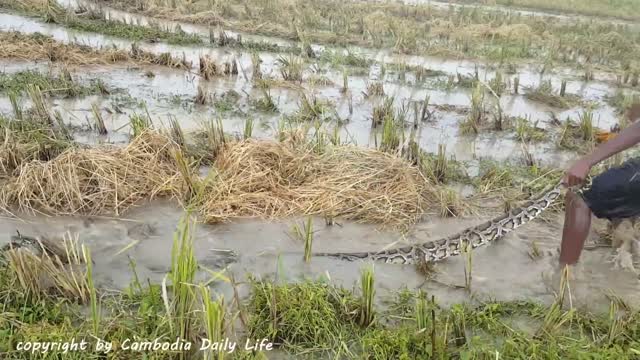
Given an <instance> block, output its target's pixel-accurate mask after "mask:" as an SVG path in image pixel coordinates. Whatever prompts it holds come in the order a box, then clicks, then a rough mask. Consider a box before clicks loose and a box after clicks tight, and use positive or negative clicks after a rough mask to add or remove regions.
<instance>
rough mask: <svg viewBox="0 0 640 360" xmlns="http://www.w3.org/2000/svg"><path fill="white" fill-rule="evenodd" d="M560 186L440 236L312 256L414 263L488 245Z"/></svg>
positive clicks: (542, 206) (536, 211) (534, 212)
mask: <svg viewBox="0 0 640 360" xmlns="http://www.w3.org/2000/svg"><path fill="white" fill-rule="evenodd" d="M591 181H592V179H591V177H588V178H587V181H586V183H585V185H583V186H582V187H581V188H579V189H577V190H576V191H577V192H581V191H585V190H586V189H588V188H589V187H590V186H591ZM563 187H564V185H563V184H562V183H559V184H558V185H556V186H555V187H554V188H553V189H552V190H550V191H548V192H546V193H545V194H544V195H543V196H541V197H539V198H537V199H534V200H532V201H529V202H528V203H527V204H525V205H524V206H520V207H518V208H516V209H513V210H511V211H509V212H508V213H506V214H504V215H502V216H499V217H497V218H494V219H492V220H489V221H487V222H485V223H482V224H480V225H477V226H474V227H472V228H468V229H466V230H463V231H461V232H459V233H457V234H455V235H451V236H449V237H446V238H443V239H438V240H432V241H427V242H425V243H421V244H415V245H409V246H404V247H397V248H392V249H388V250H384V251H379V252H344V253H342V252H338V253H315V254H313V256H323V257H331V258H336V259H339V260H345V261H356V260H367V259H370V260H374V261H382V262H385V263H389V264H417V263H421V262H426V263H429V262H436V261H441V260H444V259H446V258H448V257H451V256H455V255H460V253H461V252H462V251H463V250H464V249H465V248H467V246H470V248H471V249H476V248H478V247H480V246H483V245H488V244H489V243H491V242H492V241H495V240H497V239H499V238H501V237H503V236H504V235H506V234H508V233H510V232H511V231H513V230H515V229H517V228H519V227H520V226H522V225H524V224H526V223H528V222H530V221H531V220H533V219H535V218H536V217H538V216H539V215H540V214H541V213H542V212H543V211H544V210H546V209H547V208H548V207H549V206H551V205H552V204H553V203H554V201H555V200H556V199H558V198H559V197H560V195H561V194H562V189H563Z"/></svg>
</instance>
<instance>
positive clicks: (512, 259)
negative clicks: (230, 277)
mask: <svg viewBox="0 0 640 360" xmlns="http://www.w3.org/2000/svg"><path fill="white" fill-rule="evenodd" d="M181 216H182V213H181V211H179V210H178V207H177V206H176V204H172V203H170V202H168V201H154V202H152V203H149V204H148V205H144V206H141V207H139V208H135V209H133V210H131V211H130V212H128V213H126V214H125V215H124V216H123V217H122V218H120V219H110V218H92V219H89V218H83V217H76V216H74V217H54V218H44V217H38V218H35V217H24V218H23V219H22V220H10V219H6V218H0V232H1V233H3V234H5V235H3V236H2V237H1V238H0V244H2V243H4V242H6V241H8V238H9V236H10V235H11V234H14V233H15V231H16V230H19V231H20V232H21V233H22V234H27V235H46V236H49V237H56V236H60V237H61V236H62V235H63V234H65V233H67V232H69V233H70V234H72V235H73V234H78V236H79V239H80V241H82V242H84V243H85V244H87V245H88V246H89V247H90V248H91V251H92V254H93V258H94V259H95V261H96V264H95V266H94V274H95V277H96V281H97V282H98V284H99V285H100V286H104V287H107V288H115V289H122V288H124V287H126V286H127V285H128V284H129V283H130V281H131V280H132V275H131V274H132V273H131V271H130V269H129V258H128V257H131V258H132V259H133V260H135V263H136V271H137V273H138V276H139V277H140V279H147V278H149V279H151V280H152V281H156V282H161V281H162V279H163V277H164V276H165V275H166V273H167V272H168V271H169V267H170V262H171V246H172V239H173V238H172V234H173V232H174V231H175V228H176V224H177V223H178V221H179V219H180V217H181ZM482 220H484V219H476V218H465V219H451V220H446V221H445V220H442V219H439V218H432V219H428V220H426V221H425V222H423V223H421V224H418V225H417V226H416V228H415V230H414V231H413V232H412V233H411V234H410V235H409V236H408V238H407V239H404V238H402V237H401V236H400V235H399V234H398V233H395V232H394V231H389V230H383V229H376V228H375V227H374V226H370V225H362V224H355V223H349V222H340V221H339V223H340V226H338V225H334V226H333V227H329V226H325V224H324V222H323V221H322V219H315V221H314V230H315V231H316V233H315V237H314V245H313V246H314V251H317V252H321V251H361V250H369V251H375V250H380V249H383V248H385V247H388V246H392V245H396V246H397V245H402V244H406V243H410V242H423V241H428V240H432V239H436V238H439V237H442V236H446V235H449V234H452V233H454V232H456V231H460V230H462V229H463V228H466V227H468V226H472V225H475V224H477V223H479V222H481V221H482ZM559 220H560V219H559V218H553V219H552V220H551V222H550V223H548V224H547V223H544V222H539V221H536V222H534V223H531V224H528V225H526V226H525V227H523V228H521V229H519V230H517V231H516V232H515V233H512V235H509V236H507V237H506V238H504V239H503V240H500V241H499V242H497V243H495V244H493V245H491V246H489V247H485V248H481V249H478V250H476V251H475V252H474V254H473V273H472V274H473V282H472V293H473V294H474V296H476V297H478V298H480V299H487V298H488V297H492V298H495V299H498V300H515V299H534V300H539V301H543V302H549V301H550V300H551V299H552V293H551V292H550V290H549V289H548V280H545V279H547V277H548V275H550V274H552V273H553V271H552V270H553V268H552V264H553V262H554V257H553V256H550V255H547V254H548V253H553V252H555V251H556V249H557V247H558V243H559V236H560V230H561V226H560V225H561V223H560V221H559ZM295 221H301V220H295V219H292V220H287V221H274V222H266V221H259V220H239V221H235V222H233V223H230V224H222V225H202V224H200V225H198V227H197V230H196V233H195V238H194V239H195V240H194V242H195V244H194V246H195V254H196V256H197V258H198V261H199V262H200V264H201V265H203V266H205V267H207V268H209V269H211V270H220V269H223V268H225V267H227V269H228V271H230V272H231V273H232V274H234V276H235V277H236V279H237V280H238V281H243V280H245V279H246V275H247V274H254V275H256V276H258V277H264V278H274V277H275V276H276V273H277V277H278V279H280V280H283V281H299V280H302V279H303V278H319V277H328V278H330V279H331V281H333V282H334V283H336V284H340V285H342V286H345V287H347V288H351V287H354V286H357V282H358V278H359V271H360V269H361V268H362V266H363V265H365V264H367V263H366V262H343V261H337V260H333V259H328V258H314V259H312V262H311V263H309V264H307V263H305V262H304V261H303V260H302V251H303V247H304V246H303V244H302V243H301V242H300V241H298V240H295V239H294V238H293V237H291V236H290V235H289V231H290V229H291V226H292V224H293V223H294V222H295ZM593 237H594V238H595V235H593ZM534 241H535V244H536V246H537V247H538V249H540V251H541V252H542V253H543V254H544V255H543V256H542V257H541V258H539V259H537V260H532V259H531V258H530V257H529V255H528V252H529V251H530V249H531V246H532V243H533V242H534ZM132 244H133V245H132ZM127 247H128V249H127V250H125V251H124V252H122V253H120V252H121V251H122V250H123V249H125V248H127ZM608 256H610V252H609V251H607V250H605V249H600V250H597V251H595V250H594V251H587V252H585V253H584V256H583V259H582V261H583V267H584V270H582V271H580V273H579V274H580V275H579V279H578V280H576V281H575V282H574V284H573V285H572V286H573V287H572V291H573V294H572V296H573V302H574V305H578V306H584V307H586V308H589V309H592V310H597V311H600V310H604V309H606V306H607V305H608V302H607V300H606V298H605V297H604V293H605V292H606V291H608V290H611V291H613V292H615V293H616V294H617V295H619V296H621V297H622V298H623V299H624V300H626V301H628V302H629V303H630V304H631V305H633V306H637V305H640V283H639V280H638V278H637V276H635V275H633V274H632V273H631V272H628V271H624V270H615V269H614V268H613V265H611V264H608V263H607V261H606V259H607V257H608ZM464 263H465V259H463V258H461V257H456V258H451V259H449V260H446V261H443V262H441V263H438V265H437V266H436V271H437V275H436V278H435V280H436V281H426V279H425V278H424V277H423V276H422V275H420V274H418V273H417V271H416V270H415V268H414V267H412V266H402V265H390V264H381V263H376V264H374V266H375V272H376V285H377V289H378V301H380V300H381V299H383V298H386V297H387V296H390V295H391V292H393V291H396V290H399V289H401V288H403V287H405V286H406V287H408V288H409V289H417V288H420V287H422V288H423V289H426V290H427V291H428V292H430V293H432V294H434V295H436V297H437V298H438V299H439V301H440V302H442V303H443V304H451V303H454V302H460V301H468V300H469V299H470V297H469V294H468V293H467V292H466V291H465V290H462V289H459V288H455V287H453V286H460V285H464ZM201 275H202V280H205V279H206V277H205V276H204V273H203V274H201ZM214 287H215V288H216V290H217V291H219V292H220V293H222V294H224V295H225V296H226V297H227V298H229V297H231V296H232V295H233V293H232V288H231V287H230V286H229V285H228V284H224V283H216V284H215V285H214ZM247 291H248V288H247V287H246V286H241V287H240V293H241V296H246V295H247Z"/></svg>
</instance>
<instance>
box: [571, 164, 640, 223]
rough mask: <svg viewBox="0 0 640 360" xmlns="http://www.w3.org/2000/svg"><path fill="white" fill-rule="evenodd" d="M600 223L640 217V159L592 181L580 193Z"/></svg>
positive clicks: (606, 172) (604, 173)
mask: <svg viewBox="0 0 640 360" xmlns="http://www.w3.org/2000/svg"><path fill="white" fill-rule="evenodd" d="M578 194H580V195H581V196H582V198H583V199H584V201H585V202H586V203H587V205H588V206H589V208H590V209H591V212H593V214H594V215H595V216H596V217H597V218H599V219H608V220H610V221H612V220H619V219H627V218H635V217H638V216H639V215H640V158H635V159H630V160H627V161H626V162H625V163H623V164H622V165H621V166H619V167H615V168H611V169H609V170H607V171H605V172H603V173H602V174H600V175H598V176H596V177H594V178H593V180H592V182H591V186H590V187H588V188H587V189H584V190H582V191H579V192H578Z"/></svg>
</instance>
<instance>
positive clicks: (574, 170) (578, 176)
mask: <svg viewBox="0 0 640 360" xmlns="http://www.w3.org/2000/svg"><path fill="white" fill-rule="evenodd" d="M589 170H591V165H590V164H589V163H588V162H587V161H585V160H578V161H577V162H575V163H574V164H573V165H571V167H570V168H569V169H568V170H567V172H566V173H565V175H564V179H562V183H563V184H564V185H565V186H568V187H572V186H576V185H581V184H583V183H584V180H585V179H586V178H587V175H589Z"/></svg>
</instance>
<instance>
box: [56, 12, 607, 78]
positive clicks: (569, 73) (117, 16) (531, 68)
mask: <svg viewBox="0 0 640 360" xmlns="http://www.w3.org/2000/svg"><path fill="white" fill-rule="evenodd" d="M58 2H59V3H60V4H61V5H62V6H64V7H67V8H72V9H75V8H78V4H80V5H82V6H83V7H85V8H96V7H97V6H96V5H95V4H94V3H92V2H91V1H85V0H59V1H58ZM436 4H439V5H443V3H437V2H436ZM98 8H99V9H101V10H102V11H103V12H104V13H105V14H106V17H107V18H108V19H111V20H116V21H122V22H125V23H133V24H138V25H142V26H148V25H149V24H156V25H159V26H160V27H161V28H165V29H170V30H175V29H177V28H180V29H182V30H183V31H185V32H187V33H190V34H196V35H199V36H200V37H201V38H203V39H206V38H208V37H209V30H210V29H209V27H205V26H200V25H196V24H190V23H183V22H176V21H168V20H160V19H155V18H150V17H147V16H144V15H139V14H132V13H128V12H124V11H119V10H115V9H112V8H109V7H105V6H100V7H98ZM227 32H228V34H229V35H231V36H234V37H236V36H238V35H240V36H242V38H243V39H248V40H252V41H257V42H267V43H271V44H276V45H280V46H296V45H297V44H296V43H295V42H291V41H288V40H284V39H280V38H276V37H266V36H256V35H251V34H247V33H243V32H234V31H227ZM311 46H312V48H313V49H314V51H317V52H321V51H323V50H325V49H326V47H325V46H324V45H322V44H312V45H311ZM350 51H352V52H354V53H356V54H361V55H362V56H364V57H365V58H371V59H375V60H376V61H379V62H382V63H408V64H413V65H420V66H424V67H426V68H427V69H432V70H438V71H443V72H446V73H448V74H455V73H457V72H471V71H473V70H475V68H479V70H480V72H481V73H482V74H483V76H486V77H489V76H490V77H494V76H495V73H494V72H492V71H490V69H489V67H488V66H486V64H482V63H480V64H478V62H474V61H468V60H451V59H443V58H437V57H430V56H405V55H398V54H394V53H392V52H391V51H389V50H373V49H366V48H362V47H352V48H351V49H350ZM263 54H264V53H263ZM536 68H537V65H531V64H529V65H526V66H525V67H524V68H523V69H521V72H522V74H519V75H520V77H521V79H520V82H521V84H522V85H523V86H533V84H534V82H535V79H536V76H535V75H536V73H537V72H538V70H537V69H536ZM551 72H552V73H554V74H555V75H556V76H562V77H564V78H567V77H569V78H571V77H576V76H578V74H577V72H576V71H575V70H572V69H569V68H566V67H555V68H554V69H551ZM598 77H601V78H603V79H605V78H607V79H608V80H609V81H612V80H614V79H615V76H613V75H612V74H608V73H601V74H599V76H598ZM558 86H559V85H558Z"/></svg>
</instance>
